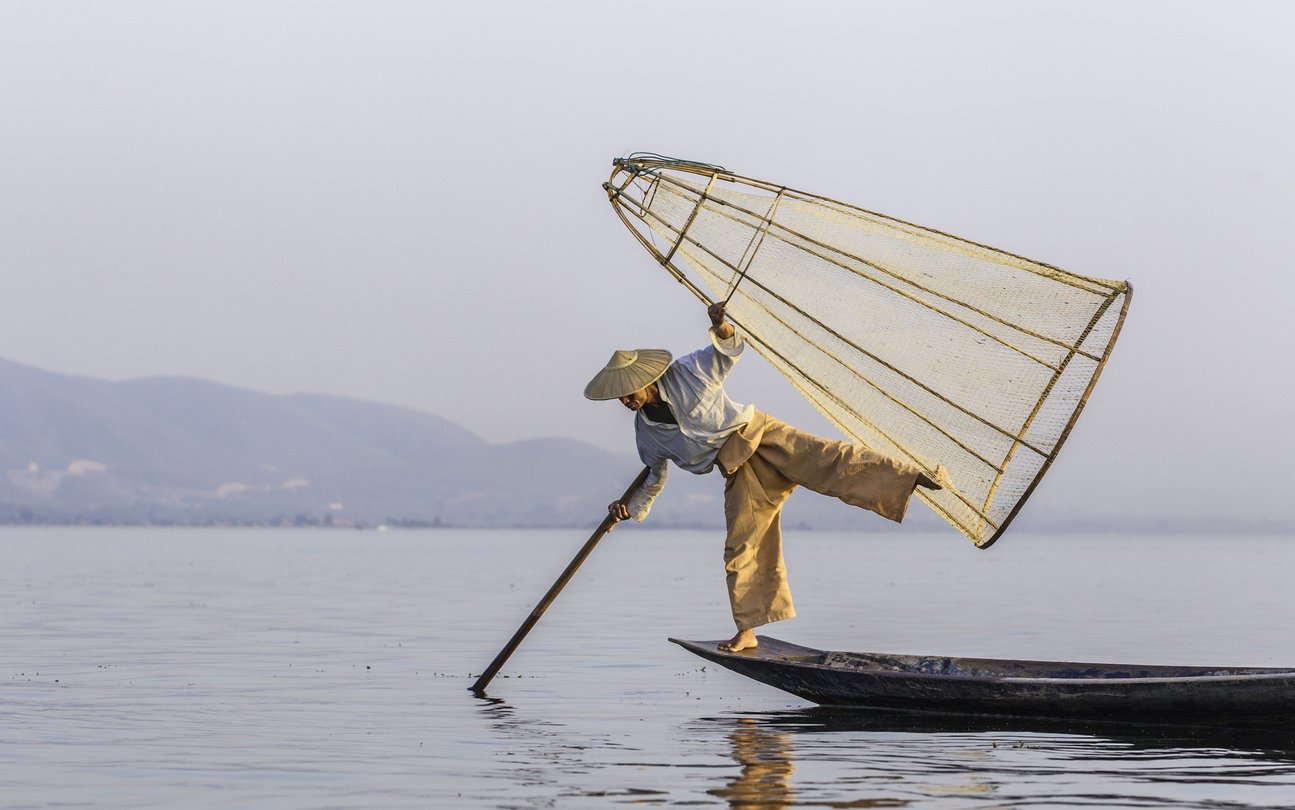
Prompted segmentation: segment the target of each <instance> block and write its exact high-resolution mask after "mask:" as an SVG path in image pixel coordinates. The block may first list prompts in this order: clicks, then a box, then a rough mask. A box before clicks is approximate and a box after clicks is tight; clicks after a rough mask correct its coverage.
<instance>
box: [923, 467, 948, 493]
mask: <svg viewBox="0 0 1295 810" xmlns="http://www.w3.org/2000/svg"><path fill="white" fill-rule="evenodd" d="M917 485H918V486H919V487H924V488H926V489H934V490H940V489H944V488H945V487H946V486H949V471H948V470H946V469H945V468H944V465H943V464H939V465H937V466H936V468H935V478H929V477H928V476H927V475H926V474H925V473H918V474H917Z"/></svg>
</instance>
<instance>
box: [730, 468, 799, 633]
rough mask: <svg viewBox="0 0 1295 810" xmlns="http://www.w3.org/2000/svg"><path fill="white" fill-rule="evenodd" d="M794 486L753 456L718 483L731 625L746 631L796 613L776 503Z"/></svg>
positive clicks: (787, 494) (779, 509)
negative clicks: (721, 494) (725, 532)
mask: <svg viewBox="0 0 1295 810" xmlns="http://www.w3.org/2000/svg"><path fill="white" fill-rule="evenodd" d="M795 488H796V484H795V483H793V482H792V481H790V480H788V479H787V478H786V476H784V475H782V474H781V473H780V472H778V471H777V470H776V469H774V468H773V467H772V466H771V465H770V464H769V463H768V462H766V461H764V459H762V458H760V457H759V455H754V456H752V457H751V458H749V459H748V460H747V461H746V463H745V464H743V465H742V466H741V467H739V468H738V469H737V470H736V471H734V473H733V474H732V475H731V476H729V477H728V479H727V480H726V481H725V484H724V518H725V521H726V523H727V524H728V536H727V538H726V539H725V542H724V570H725V571H726V572H727V574H728V596H729V602H730V604H731V605H732V608H733V623H734V624H736V625H737V629H738V630H749V629H751V628H753V627H759V626H760V625H763V624H768V623H770V622H777V621H782V620H783V619H790V618H791V617H793V616H795V615H796V611H795V608H794V607H793V606H792V603H791V590H790V588H788V587H787V569H786V566H785V565H784V564H783V561H782V528H781V520H780V516H781V514H782V504H783V502H784V501H786V500H787V496H789V495H791V493H792V490H794V489H795Z"/></svg>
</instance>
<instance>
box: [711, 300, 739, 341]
mask: <svg viewBox="0 0 1295 810" xmlns="http://www.w3.org/2000/svg"><path fill="white" fill-rule="evenodd" d="M726 308H727V304H725V303H724V302H723V301H716V302H715V303H713V304H711V305H710V306H708V307H706V314H707V315H709V316H710V323H711V326H713V327H715V337H717V338H719V339H720V340H727V339H728V338H731V337H733V332H734V331H735V330H734V329H733V324H731V323H729V322H727V321H725V320H724V310H725V309H726Z"/></svg>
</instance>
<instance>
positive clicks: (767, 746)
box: [706, 717, 796, 808]
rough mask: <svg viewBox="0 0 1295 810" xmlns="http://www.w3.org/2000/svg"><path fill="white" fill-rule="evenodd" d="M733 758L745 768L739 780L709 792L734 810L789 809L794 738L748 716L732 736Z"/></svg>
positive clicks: (793, 767) (793, 766)
mask: <svg viewBox="0 0 1295 810" xmlns="http://www.w3.org/2000/svg"><path fill="white" fill-rule="evenodd" d="M729 741H730V744H731V746H732V754H733V759H735V760H737V763H738V764H739V765H741V766H742V770H741V772H740V773H739V774H738V775H737V778H736V779H734V780H733V781H732V782H729V783H728V785H726V786H725V787H722V788H715V789H714V790H708V791H706V792H707V793H710V794H711V795H712V796H719V797H721V798H723V799H727V800H728V806H729V807H733V808H750V807H760V808H780V807H790V806H791V804H792V799H793V798H794V796H795V794H794V793H793V792H792V789H791V774H792V771H794V770H795V769H796V766H795V765H793V764H792V761H791V750H792V745H791V735H790V734H788V733H786V732H785V731H780V730H778V729H777V728H776V727H773V726H765V725H761V724H759V723H757V722H756V721H755V720H753V719H751V718H749V717H745V718H742V719H740V720H738V723H737V725H736V726H734V727H733V731H732V732H731V733H730V734H729Z"/></svg>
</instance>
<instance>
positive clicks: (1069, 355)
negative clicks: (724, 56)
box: [605, 157, 1131, 547]
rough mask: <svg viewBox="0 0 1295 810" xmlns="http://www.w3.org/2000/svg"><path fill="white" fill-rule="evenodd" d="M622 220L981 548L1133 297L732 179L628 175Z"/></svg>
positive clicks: (624, 171)
mask: <svg viewBox="0 0 1295 810" xmlns="http://www.w3.org/2000/svg"><path fill="white" fill-rule="evenodd" d="M605 188H606V189H607V191H608V195H609V197H610V198H611V201H612V204H613V206H614V207H615V208H616V210H617V212H618V213H619V214H620V216H621V218H622V219H623V220H624V221H625V223H626V225H628V226H629V227H630V229H631V231H633V232H634V233H635V235H636V236H638V238H639V240H640V241H641V242H642V243H643V245H644V246H645V247H646V248H647V249H648V250H649V252H651V253H652V254H653V255H654V256H655V257H656V258H657V260H658V261H660V262H661V263H662V265H663V266H665V267H666V269H667V270H669V271H670V272H671V273H672V274H674V275H675V277H676V278H678V279H679V280H680V281H681V282H683V283H684V284H685V285H686V286H687V287H688V288H689V289H690V290H691V291H692V292H693V293H694V294H696V295H697V296H698V297H699V298H701V299H702V300H704V301H707V302H712V301H716V300H725V299H728V301H729V305H728V313H729V317H730V320H732V321H733V322H734V323H735V324H737V326H738V327H739V328H740V329H741V330H742V332H743V334H744V335H745V336H746V337H747V339H748V341H749V342H750V343H751V344H752V345H753V346H754V347H755V348H756V350H757V351H759V352H760V354H762V355H763V356H764V357H765V358H766V359H767V360H768V361H769V362H770V363H772V364H773V365H774V366H775V367H776V368H777V369H778V370H779V371H780V372H782V374H783V375H785V376H786V377H787V378H788V379H789V380H790V381H791V382H792V383H793V384H794V385H795V386H796V387H797V388H798V389H799V390H800V391H801V393H802V394H804V396H805V397H806V398H807V399H808V400H809V401H810V402H811V403H813V404H814V406H815V407H817V408H818V410H820V411H821V412H822V413H823V414H824V415H826V416H827V417H828V418H829V419H830V420H831V421H832V422H834V423H835V424H836V425H837V426H838V427H839V428H840V429H841V430H842V431H843V432H844V433H845V434H846V435H848V436H850V437H852V438H853V439H854V440H855V441H858V442H860V443H862V444H864V445H867V446H869V447H872V448H874V449H876V450H879V451H881V452H884V453H887V454H890V455H893V456H897V457H899V458H902V459H906V460H908V461H911V462H913V463H916V464H917V465H919V466H921V467H922V468H923V469H924V470H926V471H927V472H928V474H932V475H933V474H934V470H935V467H936V465H937V464H943V465H945V467H946V468H947V470H948V472H949V477H950V479H951V481H952V484H953V485H952V486H949V487H945V488H944V489H943V490H940V491H935V492H931V491H928V490H925V489H919V490H918V491H917V495H918V497H919V498H921V499H922V500H923V501H925V502H926V503H927V504H928V505H929V506H931V508H933V509H934V510H935V511H936V512H937V513H938V514H940V515H941V516H943V517H944V518H945V519H946V520H948V522H949V523H951V524H952V525H953V526H955V527H957V528H958V529H959V530H960V531H961V532H963V533H964V534H965V535H967V536H968V537H969V538H971V539H972V540H973V541H974V542H975V543H976V544H977V545H978V546H982V547H984V546H988V545H989V544H991V543H992V542H993V541H994V540H996V539H997V538H998V536H999V534H1001V532H1002V530H1003V529H1004V528H1006V526H1007V524H1008V522H1010V520H1011V519H1012V518H1013V517H1014V516H1015V514H1016V512H1017V510H1018V509H1019V508H1020V505H1021V504H1022V503H1023V502H1024V500H1025V498H1027V497H1028V496H1029V494H1030V492H1031V491H1032V489H1033V488H1034V486H1035V485H1036V484H1037V482H1038V480H1039V478H1040V477H1041V476H1042V475H1043V473H1044V472H1045V471H1046V470H1047V467H1048V465H1049V464H1051V462H1052V460H1053V458H1055V456H1056V453H1057V451H1058V449H1059V448H1060V446H1061V444H1062V442H1063V441H1064V440H1065V438H1066V435H1067V434H1068V433H1069V431H1070V429H1071V427H1072V426H1073V424H1074V421H1075V420H1076V419H1077V418H1078V416H1079V412H1080V410H1081V409H1082V408H1083V405H1084V402H1085V401H1086V399H1087V397H1088V393H1089V392H1090V391H1091V388H1092V385H1093V383H1094V382H1095V381H1096V379H1097V375H1098V374H1099V373H1100V371H1101V369H1102V366H1103V365H1104V363H1105V361H1106V358H1107V357H1108V356H1109V354H1110V351H1111V347H1112V346H1113V344H1114V342H1115V338H1116V336H1117V335H1118V333H1119V329H1120V326H1121V324H1122V322H1123V319H1124V315H1125V312H1126V311H1127V306H1128V300H1129V296H1130V295H1131V288H1130V286H1129V285H1128V284H1127V283H1126V282H1122V281H1110V280H1106V279H1097V278H1089V277H1085V276H1080V275H1076V274H1073V273H1069V272H1066V271H1064V270H1060V269H1058V268H1055V267H1051V266H1049V265H1046V264H1042V263H1039V262H1035V261H1031V260H1029V259H1024V258H1021V257H1019V256H1014V255H1012V254H1009V253H1005V252H1003V251H999V250H996V249H994V248H990V247H986V246H984V245H979V244H976V243H973V242H969V241H966V240H963V239H959V238H957V237H954V236H949V235H947V234H944V233H940V232H938V231H933V230H930V229H927V228H923V227H920V226H917V225H913V224H910V223H906V222H902V221H900V220H896V219H892V218H889V217H886V216H882V215H880V214H875V213H871V212H868V211H864V210H861V209H858V208H854V207H851V206H848V205H845V204H842V203H839V202H836V201H833V200H828V199H826V198H822V197H817V196H814V195H811V194H805V193H803V192H798V191H793V190H791V189H786V188H783V187H779V186H775V185H773V184H770V183H765V182H762V181H758V180H753V179H751V178H744V177H740V176H737V175H733V174H731V173H729V172H726V171H724V170H722V169H720V168H718V167H713V166H707V165H705V164H695V163H687V162H683V161H674V160H670V159H660V158H656V157H648V158H636V157H631V158H628V159H621V160H618V161H616V169H615V171H614V172H613V174H612V177H611V180H610V182H609V183H608V184H606V186H605Z"/></svg>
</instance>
